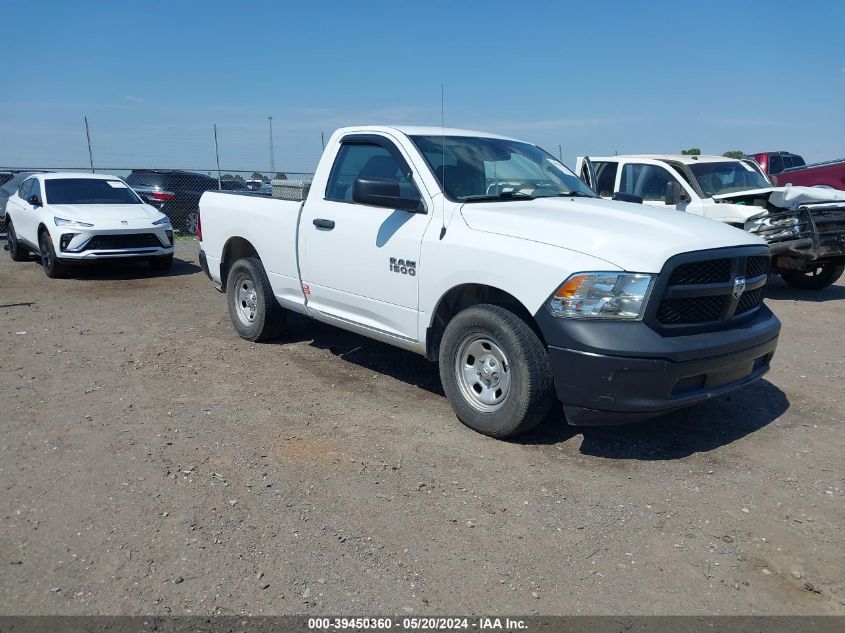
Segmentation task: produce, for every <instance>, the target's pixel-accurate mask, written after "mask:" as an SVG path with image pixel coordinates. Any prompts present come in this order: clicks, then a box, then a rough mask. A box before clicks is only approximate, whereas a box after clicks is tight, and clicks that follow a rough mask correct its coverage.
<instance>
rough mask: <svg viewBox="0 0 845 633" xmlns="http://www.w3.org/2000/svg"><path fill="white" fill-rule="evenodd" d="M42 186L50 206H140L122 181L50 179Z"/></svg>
mask: <svg viewBox="0 0 845 633" xmlns="http://www.w3.org/2000/svg"><path fill="white" fill-rule="evenodd" d="M44 184H45V186H46V194H47V202H48V203H50V204H142V203H141V200H140V199H139V198H138V196H136V195H135V193H134V192H133V191H132V190H131V189H130V188H129V187H128V186H126V183H125V182H123V181H122V180H102V179H99V178H97V179H94V178H51V179H48V180H47V181H45V183H44Z"/></svg>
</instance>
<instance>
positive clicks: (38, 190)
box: [27, 178, 44, 202]
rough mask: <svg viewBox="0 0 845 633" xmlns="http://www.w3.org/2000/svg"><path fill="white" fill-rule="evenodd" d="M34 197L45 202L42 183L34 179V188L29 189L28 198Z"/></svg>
mask: <svg viewBox="0 0 845 633" xmlns="http://www.w3.org/2000/svg"><path fill="white" fill-rule="evenodd" d="M32 196H38V199H39V200H41V202H44V197H43V196H42V195H41V183H40V182H38V178H33V179H32V186H31V187H30V188H29V193H28V194H27V198H31V197H32Z"/></svg>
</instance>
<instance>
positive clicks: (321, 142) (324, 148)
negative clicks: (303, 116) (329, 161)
mask: <svg viewBox="0 0 845 633" xmlns="http://www.w3.org/2000/svg"><path fill="white" fill-rule="evenodd" d="M320 145H322V146H323V151H324V152H325V151H326V137H325V136H324V135H323V132H322V130H321V131H320Z"/></svg>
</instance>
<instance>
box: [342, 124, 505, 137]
mask: <svg viewBox="0 0 845 633" xmlns="http://www.w3.org/2000/svg"><path fill="white" fill-rule="evenodd" d="M337 132H338V133H339V134H361V133H363V134H366V133H367V132H382V133H385V132H386V133H390V132H400V133H402V134H404V135H406V136H475V137H481V138H500V139H505V140H509V141H518V140H519V139H515V138H511V137H509V136H502V135H500V134H491V133H490V132H480V131H478V130H463V129H460V128H452V127H446V128H443V127H435V126H421V125H361V126H354V127H344V128H340V129H339V130H337Z"/></svg>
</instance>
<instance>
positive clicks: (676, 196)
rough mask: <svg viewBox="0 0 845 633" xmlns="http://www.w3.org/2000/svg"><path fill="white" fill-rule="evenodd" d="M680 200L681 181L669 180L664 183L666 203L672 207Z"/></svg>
mask: <svg viewBox="0 0 845 633" xmlns="http://www.w3.org/2000/svg"><path fill="white" fill-rule="evenodd" d="M680 202H681V183H679V182H678V181H677V180H670V181H669V182H667V183H666V204H667V205H669V206H670V207H674V206H675V205H676V204H679V203H680Z"/></svg>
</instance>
